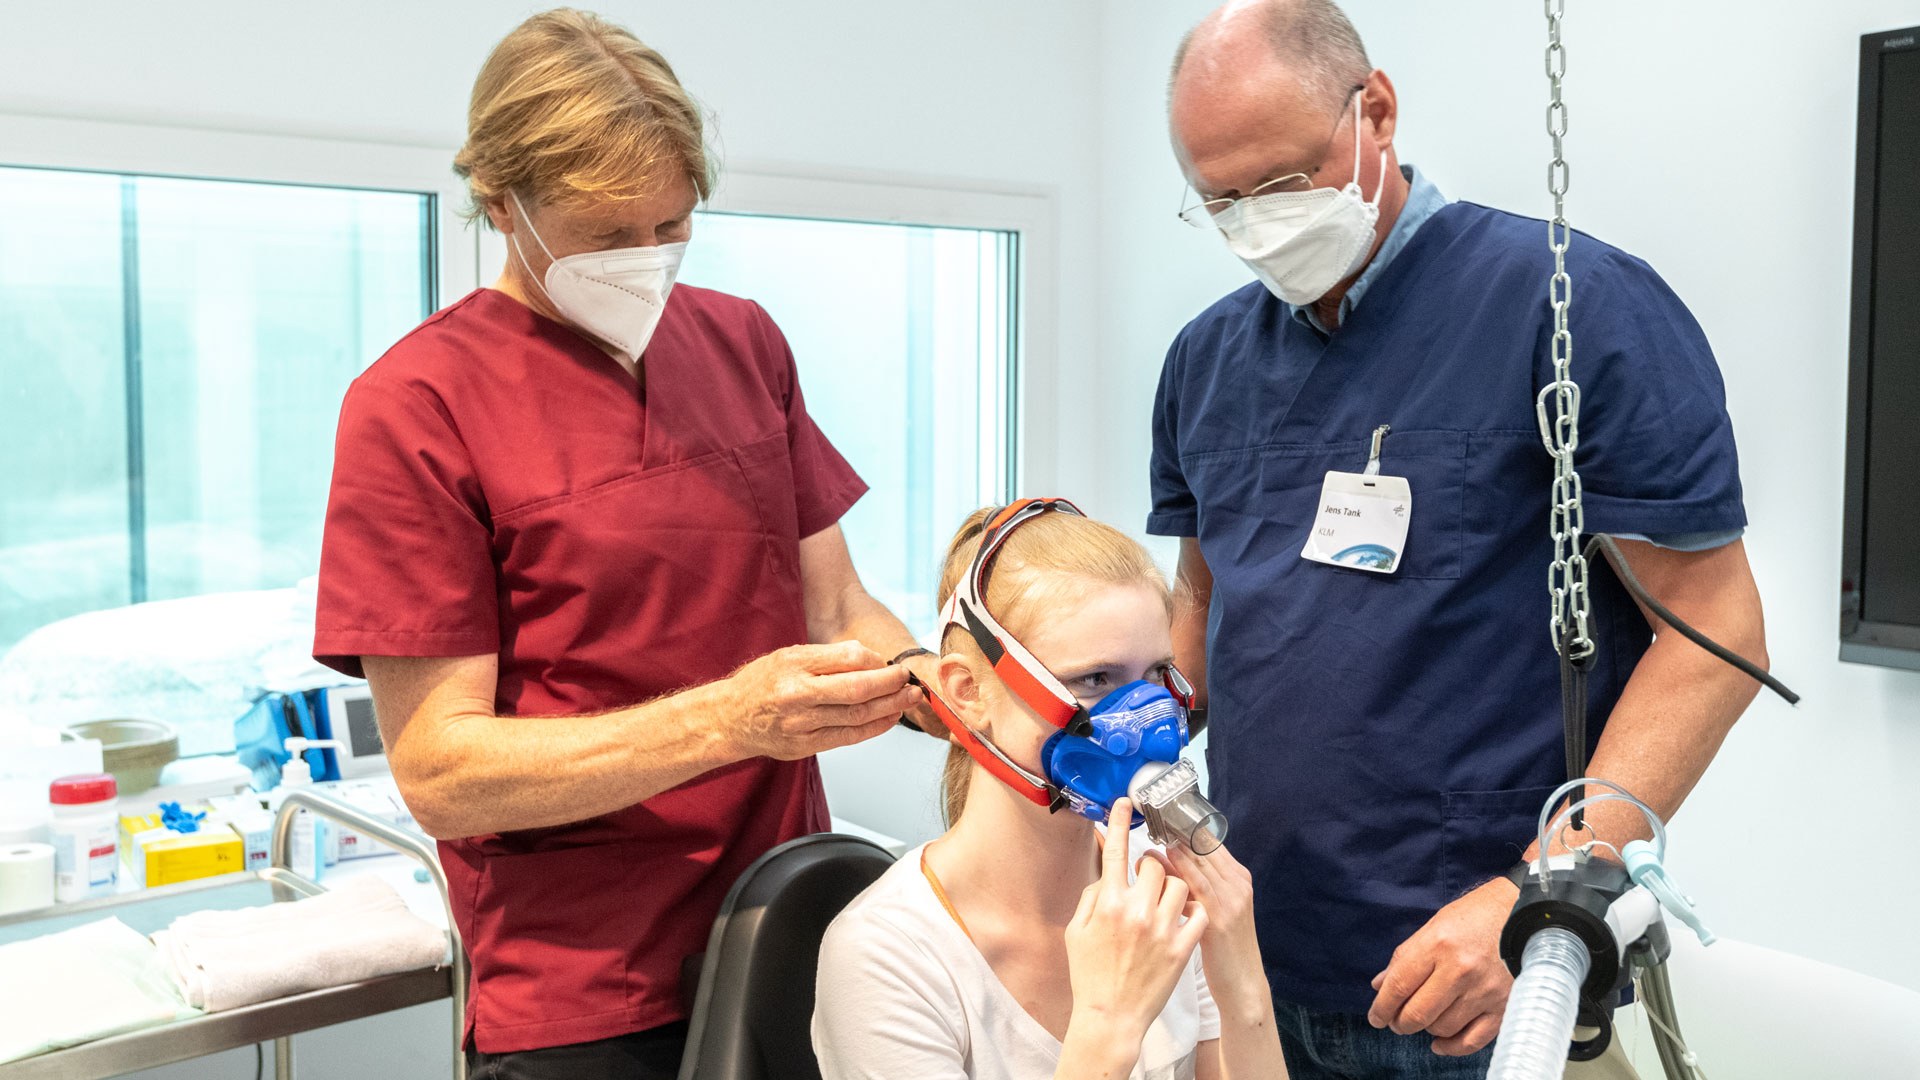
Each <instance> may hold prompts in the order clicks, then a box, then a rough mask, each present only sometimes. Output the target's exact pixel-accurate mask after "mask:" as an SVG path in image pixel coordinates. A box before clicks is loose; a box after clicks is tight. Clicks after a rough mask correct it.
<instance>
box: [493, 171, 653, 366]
mask: <svg viewBox="0 0 1920 1080" xmlns="http://www.w3.org/2000/svg"><path fill="white" fill-rule="evenodd" d="M513 205H514V206H516V207H519V209H520V223H521V224H522V225H525V226H526V229H527V231H528V232H530V233H533V241H534V243H536V244H539V245H540V250H541V251H544V252H546V254H547V258H549V259H553V262H552V264H551V265H549V266H548V267H547V274H546V280H545V281H544V282H542V283H541V288H542V289H543V290H545V292H546V294H547V299H548V300H551V301H552V302H553V306H554V308H555V309H556V310H558V311H559V312H560V314H561V315H564V316H565V317H566V318H567V321H569V322H571V323H573V325H574V326H576V327H578V328H579V329H580V330H583V331H585V332H586V333H588V334H591V335H593V336H594V337H596V338H598V339H600V340H601V341H604V342H606V343H607V344H608V345H611V346H612V347H613V348H614V349H615V350H617V351H618V352H619V353H620V355H621V358H622V360H623V362H624V363H625V364H626V365H627V366H628V367H632V366H634V364H636V363H638V361H639V359H640V354H641V353H643V352H645V351H646V349H647V342H648V341H650V340H652V339H653V331H654V328H655V327H657V326H659V325H660V315H661V313H662V312H664V311H665V310H666V308H667V294H668V293H670V292H672V291H673V282H674V278H675V277H676V276H678V275H679V273H680V260H681V259H682V258H683V257H684V256H685V255H686V253H687V245H686V244H685V243H684V242H683V243H678V244H659V245H656V246H654V247H629V248H614V249H612V250H609V251H586V252H582V253H580V254H578V255H569V256H567V257H566V258H564V259H554V258H553V250H552V249H551V248H549V247H547V242H546V241H545V240H542V239H540V234H539V233H538V232H535V231H534V228H533V224H532V222H530V221H529V220H528V219H527V208H526V207H525V206H524V205H522V204H521V202H520V196H519V195H518V194H513ZM513 249H514V251H515V252H517V253H518V254H519V256H520V265H522V266H525V267H526V268H527V273H528V275H529V276H531V275H532V273H533V266H532V264H531V263H528V262H527V254H526V252H524V251H521V250H520V234H519V232H518V231H517V230H516V231H515V232H514V234H513Z"/></svg>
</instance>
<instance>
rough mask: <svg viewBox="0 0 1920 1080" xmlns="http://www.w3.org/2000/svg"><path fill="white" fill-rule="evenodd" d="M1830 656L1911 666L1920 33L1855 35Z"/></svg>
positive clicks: (1918, 558) (1919, 394)
mask: <svg viewBox="0 0 1920 1080" xmlns="http://www.w3.org/2000/svg"><path fill="white" fill-rule="evenodd" d="M1850 352H1851V355H1852V363H1851V368H1852V371H1851V374H1850V376H1849V378H1848V387H1847V488H1846V516H1845V529H1844V538H1845V539H1844V543H1845V550H1844V552H1843V554H1842V557H1841V564H1842V568H1841V583H1840V658H1841V659H1842V660H1853V661H1857V662H1860V663H1867V664H1884V665H1887V666H1890V667H1904V668H1915V669H1920V27H1914V28H1913V29H1910V30H1894V31H1888V32H1884V33H1878V34H1868V35H1866V36H1865V37H1863V38H1861V39H1860V140H1859V173H1858V177H1857V180H1856V183H1855V189H1854V218H1853V335H1852V346H1851V349H1850Z"/></svg>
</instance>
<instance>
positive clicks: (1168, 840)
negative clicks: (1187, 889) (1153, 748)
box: [1127, 758, 1227, 855]
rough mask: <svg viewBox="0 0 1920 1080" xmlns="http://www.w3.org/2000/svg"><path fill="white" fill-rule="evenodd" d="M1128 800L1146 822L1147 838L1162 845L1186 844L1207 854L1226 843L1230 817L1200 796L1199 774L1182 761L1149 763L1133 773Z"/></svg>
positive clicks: (1196, 850)
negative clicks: (1228, 818) (1151, 838)
mask: <svg viewBox="0 0 1920 1080" xmlns="http://www.w3.org/2000/svg"><path fill="white" fill-rule="evenodd" d="M1127 797H1128V798H1130V799H1132V800H1133V805H1134V808H1135V809H1137V810H1139V811H1140V814H1141V816H1143V817H1145V818H1146V819H1147V835H1149V836H1151V837H1153V839H1154V840H1155V841H1156V842H1158V843H1160V844H1162V845H1167V844H1175V843H1179V844H1185V845H1186V846H1187V848H1188V849H1189V850H1191V851H1192V852H1193V853H1194V854H1195V855H1205V854H1207V853H1208V852H1210V851H1212V850H1214V849H1215V848H1217V847H1219V846H1220V845H1221V844H1223V843H1226V840H1227V815H1225V814H1223V813H1221V812H1220V810H1219V808H1218V807H1216V806H1214V805H1213V803H1211V802H1208V801H1207V797H1206V796H1205V795H1202V794H1200V771H1199V770H1198V769H1195V768H1194V767H1193V762H1191V761H1188V760H1187V759H1185V758H1181V759H1180V760H1179V761H1176V762H1174V763H1172V764H1168V763H1166V762H1164V761H1150V762H1148V763H1147V764H1145V765H1142V766H1141V767H1140V771H1139V772H1136V773H1134V774H1133V780H1132V781H1131V782H1129V783H1128V784H1127Z"/></svg>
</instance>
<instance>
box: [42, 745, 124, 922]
mask: <svg viewBox="0 0 1920 1080" xmlns="http://www.w3.org/2000/svg"><path fill="white" fill-rule="evenodd" d="M47 801H48V802H50V803H52V804H53V879H54V899H56V900H58V901H60V902H61V903H72V902H73V901H75V900H85V899H87V898H88V897H90V896H106V895H109V894H111V893H112V892H113V891H114V889H115V887H116V886H117V885H118V884H119V881H120V835H119V815H118V813H117V812H116V811H117V808H118V807H119V804H120V787H119V785H118V784H117V783H115V782H114V779H113V777H112V776H109V775H108V774H106V773H84V774H81V775H79V776H63V777H61V778H60V779H58V780H55V781H54V782H53V786H52V788H51V789H50V790H49V791H48V794H47Z"/></svg>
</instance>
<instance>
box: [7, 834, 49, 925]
mask: <svg viewBox="0 0 1920 1080" xmlns="http://www.w3.org/2000/svg"><path fill="white" fill-rule="evenodd" d="M52 904H53V845H52V844H9V845H7V846H6V847H0V915H9V914H12V913H13V912H16V911H31V910H33V909H34V908H43V907H49V906H51V905H52Z"/></svg>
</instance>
